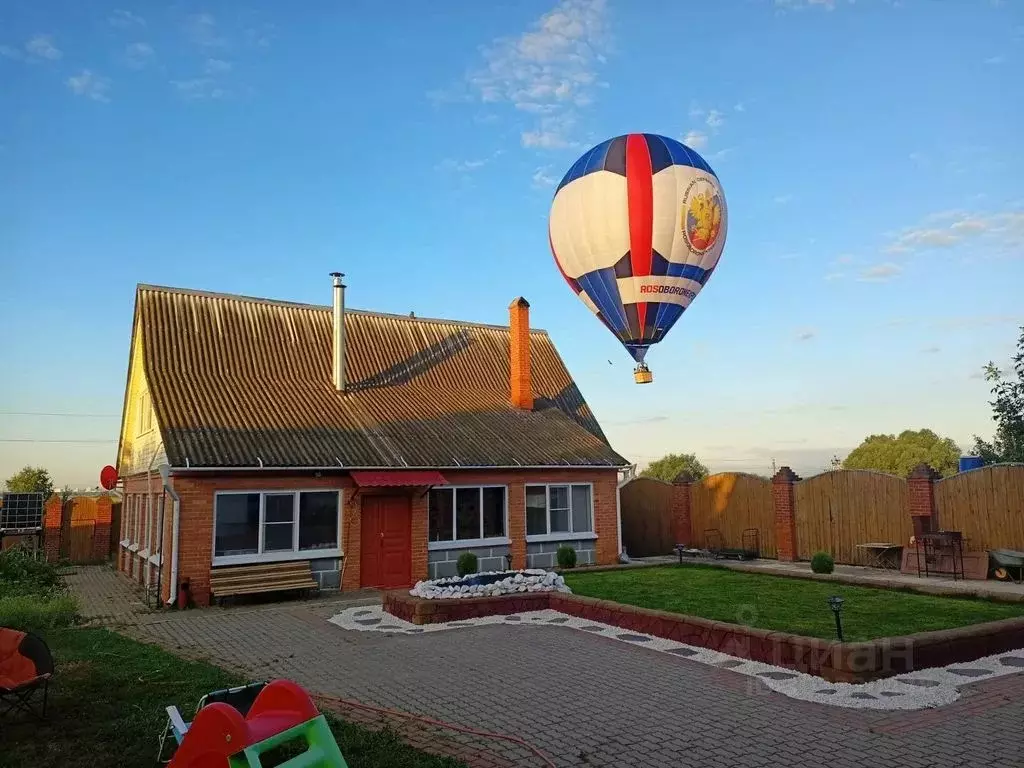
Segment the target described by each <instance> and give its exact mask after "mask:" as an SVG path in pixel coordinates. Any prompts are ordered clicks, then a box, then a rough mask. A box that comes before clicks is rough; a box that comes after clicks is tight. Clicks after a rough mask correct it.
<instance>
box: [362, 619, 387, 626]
mask: <svg viewBox="0 0 1024 768" xmlns="http://www.w3.org/2000/svg"><path fill="white" fill-rule="evenodd" d="M380 622H381V620H380V619H356V624H362V625H363V626H364V627H373V626H376V625H377V624H380Z"/></svg>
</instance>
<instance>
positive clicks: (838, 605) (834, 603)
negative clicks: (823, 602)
mask: <svg viewBox="0 0 1024 768" xmlns="http://www.w3.org/2000/svg"><path fill="white" fill-rule="evenodd" d="M828 607H829V608H830V609H831V610H832V613H833V615H834V616H835V617H836V636H837V637H838V638H839V642H843V620H842V618H841V617H840V614H841V613H842V612H843V598H841V597H840V596H839V595H832V596H831V597H830V598H829V599H828Z"/></svg>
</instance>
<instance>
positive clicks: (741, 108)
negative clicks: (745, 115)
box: [733, 101, 747, 112]
mask: <svg viewBox="0 0 1024 768" xmlns="http://www.w3.org/2000/svg"><path fill="white" fill-rule="evenodd" d="M733 109H735V110H736V111H737V112H746V111H747V108H746V107H745V106H744V105H743V102H742V101H740V102H737V103H736V106H735V107H733Z"/></svg>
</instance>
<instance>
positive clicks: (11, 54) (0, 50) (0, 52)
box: [0, 45, 27, 61]
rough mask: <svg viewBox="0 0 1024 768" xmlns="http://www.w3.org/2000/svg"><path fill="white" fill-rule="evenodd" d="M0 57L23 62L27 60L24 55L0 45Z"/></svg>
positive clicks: (7, 46)
mask: <svg viewBox="0 0 1024 768" xmlns="http://www.w3.org/2000/svg"><path fill="white" fill-rule="evenodd" d="M0 56H4V57H6V58H8V59H14V60H15V61H24V60H25V59H26V58H27V57H26V56H25V54H24V53H22V52H21V51H19V50H18V49H17V48H12V47H11V46H9V45H0Z"/></svg>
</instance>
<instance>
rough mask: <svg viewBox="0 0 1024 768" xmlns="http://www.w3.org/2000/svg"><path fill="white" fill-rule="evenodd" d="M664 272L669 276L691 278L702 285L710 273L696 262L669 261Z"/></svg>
mask: <svg viewBox="0 0 1024 768" xmlns="http://www.w3.org/2000/svg"><path fill="white" fill-rule="evenodd" d="M665 274H666V275H668V276H669V277H685V278H686V279H688V280H693V281H695V282H698V283H700V284H701V285H704V283H705V282H706V281H707V279H708V275H709V274H710V273H709V272H708V270H706V269H701V268H700V267H698V266H697V265H696V264H677V263H676V262H669V265H668V271H667V272H666V273H665Z"/></svg>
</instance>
